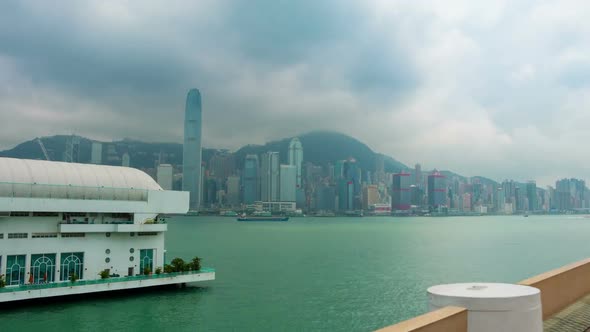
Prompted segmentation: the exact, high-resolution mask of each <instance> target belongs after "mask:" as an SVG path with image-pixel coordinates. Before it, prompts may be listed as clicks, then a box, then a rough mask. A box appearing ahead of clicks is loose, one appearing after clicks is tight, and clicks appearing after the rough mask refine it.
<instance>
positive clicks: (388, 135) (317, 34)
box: [0, 0, 590, 185]
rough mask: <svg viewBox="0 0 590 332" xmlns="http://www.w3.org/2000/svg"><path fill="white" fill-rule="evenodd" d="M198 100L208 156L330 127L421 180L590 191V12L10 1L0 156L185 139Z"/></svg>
mask: <svg viewBox="0 0 590 332" xmlns="http://www.w3.org/2000/svg"><path fill="white" fill-rule="evenodd" d="M193 87H195V88H198V89H200V91H201V94H202V97H203V121H204V123H203V145H204V146H205V147H214V148H229V149H237V148H239V147H240V146H243V145H245V144H260V143H264V142H266V141H269V140H274V139H278V138H283V137H288V136H293V135H298V134H302V133H304V132H307V131H311V130H331V131H339V132H342V133H345V134H348V135H351V136H353V137H355V138H357V139H359V140H361V141H363V142H364V143H366V144H367V145H369V146H370V147H371V148H372V149H373V150H375V151H377V152H381V153H384V154H387V155H390V156H392V157H394V158H396V159H398V160H400V161H402V162H404V163H406V164H408V165H413V164H415V163H417V162H419V163H421V164H422V165H423V168H425V169H431V168H438V169H448V170H452V171H455V172H457V173H460V174H463V175H467V176H474V175H485V176H488V177H491V178H493V179H496V180H502V179H505V178H513V179H516V180H529V179H534V180H537V182H538V183H539V184H541V185H547V184H552V183H554V181H555V180H556V179H557V178H561V177H577V178H582V179H587V175H588V172H589V170H590V153H588V152H587V151H588V149H587V145H588V142H590V130H588V124H589V123H590V108H589V107H590V2H588V1H573V0H572V1H570V0H562V1H527V0H523V1H504V0H494V1H483V0H482V1H469V0H448V1H437V0H432V1H419V0H414V1H412V0H408V1H396V0H362V1H361V0H359V1H346V0H325V1H323V0H313V1H308V0H300V1H283V0H275V1H261V0H235V1H231V0H199V1H194V0H190V1H180V0H179V1H150V0H142V1H125V0H115V1H111V0H100V1H74V0H72V1H66V0H63V1H55V2H48V1H27V0H24V1H23V0H21V1H12V0H6V1H1V2H0V149H6V148H11V147H13V146H15V145H16V144H18V143H20V142H22V141H25V140H29V139H32V138H34V137H37V136H49V135H54V134H71V133H75V134H78V135H82V136H86V137H90V138H94V139H100V140H107V141H110V140H113V139H120V138H125V137H128V138H134V139H141V140H145V141H167V142H182V136H183V132H182V131H183V124H182V122H183V116H184V102H185V98H186V93H187V92H188V90H189V89H190V88H193ZM304 149H305V147H304Z"/></svg>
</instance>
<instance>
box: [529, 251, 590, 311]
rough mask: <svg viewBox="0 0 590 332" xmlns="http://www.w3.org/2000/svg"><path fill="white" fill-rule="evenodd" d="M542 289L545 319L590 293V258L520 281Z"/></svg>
mask: <svg viewBox="0 0 590 332" xmlns="http://www.w3.org/2000/svg"><path fill="white" fill-rule="evenodd" d="M519 284H520V285H524V286H531V287H535V288H538V289H540V290H541V303H542V305H543V320H546V319H548V318H549V317H551V316H552V315H554V314H556V313H557V312H559V311H561V310H563V309H564V308H566V307H567V306H568V305H570V304H572V303H574V302H576V301H577V300H578V299H580V298H581V297H583V296H585V295H588V294H589V293H590V259H585V260H583V261H580V262H576V263H573V264H570V265H566V266H564V267H561V268H558V269H555V270H553V271H549V272H545V273H543V274H540V275H538V276H535V277H532V278H529V279H526V280H523V281H521V282H520V283H519Z"/></svg>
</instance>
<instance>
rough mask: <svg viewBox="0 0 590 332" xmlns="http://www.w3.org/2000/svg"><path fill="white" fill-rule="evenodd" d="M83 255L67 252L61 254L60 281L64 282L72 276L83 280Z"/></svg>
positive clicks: (81, 253)
mask: <svg viewBox="0 0 590 332" xmlns="http://www.w3.org/2000/svg"><path fill="white" fill-rule="evenodd" d="M83 273H84V253H83V252H69V253H62V254H61V273H60V277H61V280H63V281H65V280H68V279H69V278H70V276H72V275H74V274H75V275H76V276H77V277H78V278H80V279H83V278H84V274H83Z"/></svg>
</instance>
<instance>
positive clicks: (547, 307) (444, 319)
mask: <svg viewBox="0 0 590 332" xmlns="http://www.w3.org/2000/svg"><path fill="white" fill-rule="evenodd" d="M518 284H519V285H522V286H530V287H535V288H538V289H539V290H540V291H541V303H542V312H543V320H546V319H548V318H550V317H551V316H552V315H554V314H556V313H558V312H559V311H561V310H563V309H565V308H566V307H567V306H569V305H570V304H572V303H575V302H576V301H577V300H579V299H580V298H582V297H584V296H585V295H588V294H590V258H589V259H585V260H583V261H579V262H576V263H573V264H570V265H566V266H564V267H561V268H558V269H555V270H552V271H549V272H545V273H543V274H540V275H537V276H534V277H532V278H529V279H526V280H523V281H521V282H520V283H518ZM467 317H468V310H467V309H465V308H461V307H450V306H449V307H444V308H442V309H439V310H436V311H432V312H429V313H427V314H424V315H422V316H418V317H415V318H412V319H409V320H406V321H403V322H400V323H398V324H395V325H391V326H388V327H385V328H382V329H380V330H378V332H410V331H415V332H446V331H457V332H467Z"/></svg>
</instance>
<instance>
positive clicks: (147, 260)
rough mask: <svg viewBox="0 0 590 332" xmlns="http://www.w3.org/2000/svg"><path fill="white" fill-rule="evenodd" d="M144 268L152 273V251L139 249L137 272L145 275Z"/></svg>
mask: <svg viewBox="0 0 590 332" xmlns="http://www.w3.org/2000/svg"><path fill="white" fill-rule="evenodd" d="M146 268H147V269H148V270H149V271H150V272H153V271H154V249H141V250H140V251H139V271H140V273H145V270H146Z"/></svg>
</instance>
